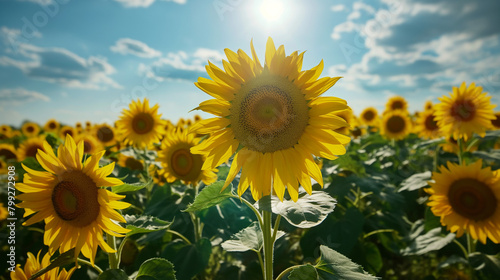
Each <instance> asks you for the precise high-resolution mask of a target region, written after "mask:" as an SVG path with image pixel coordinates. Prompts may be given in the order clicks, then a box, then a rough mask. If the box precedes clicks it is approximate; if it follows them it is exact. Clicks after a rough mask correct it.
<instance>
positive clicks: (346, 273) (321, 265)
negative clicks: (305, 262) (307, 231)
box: [314, 245, 378, 280]
mask: <svg viewBox="0 0 500 280" xmlns="http://www.w3.org/2000/svg"><path fill="white" fill-rule="evenodd" d="M320 251H321V258H320V259H319V261H318V263H317V264H316V265H315V266H314V267H315V268H316V270H317V271H318V275H319V279H325V280H372V279H378V278H377V277H375V276H373V275H370V274H368V273H367V272H365V271H364V270H363V268H362V267H361V266H360V265H358V264H356V263H354V262H353V261H351V260H350V259H349V258H347V257H346V256H344V255H342V254H340V253H339V252H337V251H335V250H332V249H330V248H328V247H326V246H323V245H321V246H320Z"/></svg>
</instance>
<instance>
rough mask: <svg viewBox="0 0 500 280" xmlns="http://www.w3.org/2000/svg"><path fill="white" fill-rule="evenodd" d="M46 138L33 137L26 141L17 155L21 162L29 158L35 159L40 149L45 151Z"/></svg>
mask: <svg viewBox="0 0 500 280" xmlns="http://www.w3.org/2000/svg"><path fill="white" fill-rule="evenodd" d="M44 141H45V138H44V137H43V136H38V137H32V138H29V139H28V140H26V141H24V142H23V143H21V145H19V149H18V150H17V155H18V156H19V161H23V160H24V159H25V158H27V157H33V158H34V157H35V156H36V153H37V152H38V149H40V150H42V151H44V150H45V149H44V147H43V142H44Z"/></svg>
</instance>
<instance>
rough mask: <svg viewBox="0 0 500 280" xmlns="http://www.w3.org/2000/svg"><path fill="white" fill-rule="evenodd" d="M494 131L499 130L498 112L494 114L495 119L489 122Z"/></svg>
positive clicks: (499, 117)
mask: <svg viewBox="0 0 500 280" xmlns="http://www.w3.org/2000/svg"><path fill="white" fill-rule="evenodd" d="M491 125H492V126H493V128H494V129H500V112H496V113H495V119H493V120H491Z"/></svg>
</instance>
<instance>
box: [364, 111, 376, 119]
mask: <svg viewBox="0 0 500 280" xmlns="http://www.w3.org/2000/svg"><path fill="white" fill-rule="evenodd" d="M363 117H364V119H365V120H367V121H371V120H373V118H375V114H374V113H373V112H372V111H368V112H365V114H364V115H363Z"/></svg>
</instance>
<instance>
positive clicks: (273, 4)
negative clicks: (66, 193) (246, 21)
mask: <svg viewBox="0 0 500 280" xmlns="http://www.w3.org/2000/svg"><path fill="white" fill-rule="evenodd" d="M259 10H260V14H261V15H262V17H263V18H264V19H265V20H267V21H272V22H276V21H278V20H279V19H280V18H281V16H282V15H283V10H284V5H283V2H282V1H279V0H270V1H262V4H261V5H260V7H259Z"/></svg>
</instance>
